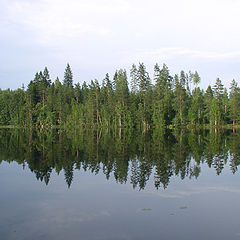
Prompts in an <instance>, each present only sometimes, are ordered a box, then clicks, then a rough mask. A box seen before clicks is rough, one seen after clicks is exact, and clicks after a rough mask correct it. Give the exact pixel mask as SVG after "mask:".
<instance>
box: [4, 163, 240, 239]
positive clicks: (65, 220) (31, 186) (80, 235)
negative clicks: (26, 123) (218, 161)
mask: <svg viewBox="0 0 240 240" xmlns="http://www.w3.org/2000/svg"><path fill="white" fill-rule="evenodd" d="M0 182H1V185H0V186H1V187H0V190H1V198H0V216H1V217H0V236H1V239H24V240H25V239H26V240H27V239H37V240H38V239H240V221H239V217H240V205H239V204H238V202H239V199H240V183H239V176H238V172H237V173H236V174H235V175H232V173H231V171H229V169H228V167H227V166H226V167H225V168H224V170H223V172H222V173H221V175H220V176H217V175H216V171H215V169H214V168H211V169H210V168H208V167H207V166H206V165H201V174H200V176H199V178H198V179H197V180H196V179H195V178H192V179H191V180H189V179H187V178H185V179H184V180H181V179H180V177H179V176H175V177H172V178H171V183H170V184H169V186H168V188H167V189H166V190H163V189H159V190H157V189H155V187H154V184H153V178H152V177H151V179H150V180H149V181H148V184H147V186H146V189H145V190H142V191H138V190H137V189H135V190H133V188H132V185H131V184H129V183H127V184H116V183H115V180H113V177H112V178H110V180H109V181H108V180H106V178H105V176H104V175H103V174H102V173H99V174H98V175H94V174H92V173H91V172H84V171H76V170H75V172H74V179H73V183H72V185H71V188H70V189H68V188H67V186H66V183H65V180H64V175H63V174H62V173H61V174H60V175H59V176H58V175H57V174H55V173H53V174H52V175H51V181H50V182H49V185H48V186H46V185H45V184H44V183H42V182H40V181H38V180H36V178H35V176H34V174H33V173H31V172H30V170H29V169H28V168H26V169H25V170H22V166H20V165H17V164H16V163H11V164H8V163H4V162H3V163H2V164H1V165H0Z"/></svg>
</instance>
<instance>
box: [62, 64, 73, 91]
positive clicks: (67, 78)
mask: <svg viewBox="0 0 240 240" xmlns="http://www.w3.org/2000/svg"><path fill="white" fill-rule="evenodd" d="M63 85H65V86H68V87H73V74H72V70H71V67H70V65H69V63H68V64H67V66H66V69H65V72H64V78H63Z"/></svg>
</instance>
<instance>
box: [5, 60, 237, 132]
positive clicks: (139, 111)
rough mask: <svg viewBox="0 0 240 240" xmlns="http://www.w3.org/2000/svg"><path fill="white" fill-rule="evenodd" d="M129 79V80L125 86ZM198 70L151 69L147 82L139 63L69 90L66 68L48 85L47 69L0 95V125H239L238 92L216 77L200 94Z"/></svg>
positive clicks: (145, 127)
mask: <svg viewBox="0 0 240 240" xmlns="http://www.w3.org/2000/svg"><path fill="white" fill-rule="evenodd" d="M128 78H129V79H130V81H128ZM200 80H201V78H200V76H199V74H198V72H197V71H195V72H191V71H189V72H187V73H186V72H184V71H181V72H180V73H179V74H175V75H174V76H171V75H170V71H169V69H168V67H167V65H166V64H163V65H162V66H159V65H158V64H156V65H155V66H154V74H153V78H152V79H151V78H150V74H149V73H148V71H147V69H146V66H145V65H144V63H139V64H138V65H135V64H133V65H132V67H131V69H130V74H129V77H128V74H127V71H126V70H123V69H120V70H117V71H116V72H115V74H114V76H113V79H110V77H109V74H106V76H105V78H104V79H103V80H102V82H101V83H100V82H99V81H98V80H96V79H95V80H92V81H91V82H90V83H89V84H87V83H86V82H83V84H82V85H81V84H80V83H76V84H74V85H73V73H72V70H71V67H70V65H69V64H67V66H66V69H65V72H64V78H63V81H62V82H61V81H60V80H59V78H58V77H57V79H56V80H55V81H52V80H51V78H50V73H49V71H48V69H47V67H45V68H44V70H43V71H40V72H37V73H36V74H35V76H34V79H33V80H31V81H30V82H29V84H28V86H27V88H25V87H24V86H22V87H21V88H19V89H17V90H10V89H7V90H0V125H1V126H17V127H31V128H32V127H37V128H41V129H43V128H47V129H48V128H53V127H62V128H66V129H67V128H71V129H73V128H74V129H122V128H128V129H138V130H142V131H147V130H148V129H151V128H152V129H162V128H166V127H170V128H173V127H185V126H190V127H191V126H193V127H194V126H208V127H222V126H225V125H231V126H233V127H236V126H237V125H238V124H239V121H240V111H239V110H240V101H239V100H240V88H239V87H238V84H237V82H236V81H235V80H234V79H233V80H232V82H231V85H230V89H229V90H227V89H226V88H225V87H224V86H223V84H222V82H221V80H220V79H219V78H217V79H216V81H215V84H214V85H213V86H208V87H207V89H206V90H203V89H200V87H199V83H200Z"/></svg>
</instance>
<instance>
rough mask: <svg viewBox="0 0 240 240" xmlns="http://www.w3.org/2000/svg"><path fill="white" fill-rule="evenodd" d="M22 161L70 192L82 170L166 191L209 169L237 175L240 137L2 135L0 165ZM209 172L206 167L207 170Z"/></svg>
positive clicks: (201, 133) (26, 132)
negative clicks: (57, 178) (175, 181)
mask: <svg viewBox="0 0 240 240" xmlns="http://www.w3.org/2000/svg"><path fill="white" fill-rule="evenodd" d="M3 161H7V162H17V163H18V164H20V165H22V166H23V168H25V167H26V168H29V169H30V170H31V171H32V172H33V173H34V174H35V176H36V178H37V179H38V180H41V181H44V182H45V183H46V184H48V182H49V181H50V178H51V175H52V174H54V172H56V173H57V174H60V173H61V174H64V177H65V180H66V183H67V185H68V187H70V185H71V183H72V181H74V176H76V175H78V174H80V172H79V171H80V170H81V171H89V172H92V173H93V174H98V173H103V174H104V175H105V176H106V178H107V179H109V178H113V179H115V180H116V182H118V183H126V182H127V181H128V182H131V184H132V186H133V187H134V188H138V189H144V188H145V186H146V184H147V182H148V181H149V179H151V181H150V182H151V183H150V184H153V183H154V185H155V187H156V188H159V187H161V188H166V187H167V186H168V185H169V183H170V181H171V179H172V178H173V177H174V176H177V177H179V178H181V179H184V178H197V177H198V176H199V175H200V174H201V167H202V166H203V164H204V165H207V166H208V167H209V168H212V171H215V172H216V174H218V175H219V174H221V172H222V171H223V169H224V167H225V165H226V166H227V167H226V169H227V170H230V171H231V172H232V173H233V174H234V173H236V172H237V170H238V168H239V165H240V135H239V131H238V130H237V131H236V132H235V133H233V132H231V131H230V130H228V131H222V130H221V131H219V130H217V131H215V129H213V130H201V131H193V130H191V131H189V132H187V131H186V130H179V129H177V130H175V131H171V130H166V131H161V130H157V129H155V130H154V131H153V132H151V131H149V132H148V133H145V134H142V133H141V132H138V131H130V132H129V131H128V130H127V129H124V130H123V131H122V135H121V136H119V135H117V134H115V132H114V131H109V133H106V131H105V132H104V131H101V130H98V131H95V130H88V131H86V132H85V131H83V132H82V131H81V134H79V132H78V131H76V132H75V131H73V132H69V131H64V130H56V129H51V130H43V131H33V130H30V129H28V130H26V129H25V130H21V129H18V130H8V129H1V130H0V164H1V162H3ZM204 168H205V167H204Z"/></svg>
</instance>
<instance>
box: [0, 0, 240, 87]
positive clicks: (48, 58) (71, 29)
mask: <svg viewBox="0 0 240 240" xmlns="http://www.w3.org/2000/svg"><path fill="white" fill-rule="evenodd" d="M239 12H240V0H168V1H166V0H164V1H163V0H147V1H146V0H145V1H143V0H88V1H86V0H85V1H83V0H68V1H66V0H37V1H36V0H0V88H1V89H7V88H10V89H17V88H19V87H21V86H22V84H24V85H25V87H27V85H28V83H29V82H30V80H32V79H33V78H34V75H35V73H36V72H39V71H42V70H43V69H44V67H45V66H47V67H48V69H49V71H50V76H51V79H52V81H55V79H56V77H57V76H58V77H59V78H60V80H62V79H63V74H64V70H65V67H66V65H67V63H69V64H70V66H71V68H72V71H73V77H74V83H77V82H80V84H82V83H83V82H84V81H86V82H87V83H90V81H91V80H94V79H98V80H99V82H101V81H102V79H103V78H104V77H105V74H106V73H109V74H110V76H113V74H114V72H115V70H117V69H120V68H123V69H126V70H127V71H128V72H129V70H130V68H131V65H132V64H133V63H135V64H138V63H139V62H144V63H145V65H146V67H147V71H148V72H149V73H150V76H151V77H153V67H154V65H155V63H158V64H159V65H160V66H162V64H163V63H165V64H167V66H168V67H169V69H170V73H171V74H172V75H174V74H175V73H179V72H180V71H181V70H184V71H186V72H188V71H189V70H191V71H195V70H197V71H198V73H199V74H200V76H201V84H200V86H201V87H202V88H204V89H206V87H207V86H208V85H209V84H210V85H214V83H215V81H216V78H217V77H219V78H220V79H221V80H222V83H223V84H224V86H226V87H227V88H228V87H229V86H230V82H231V81H232V79H233V78H234V79H235V80H236V81H237V82H238V83H239V80H240V68H239V66H240V14H239Z"/></svg>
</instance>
